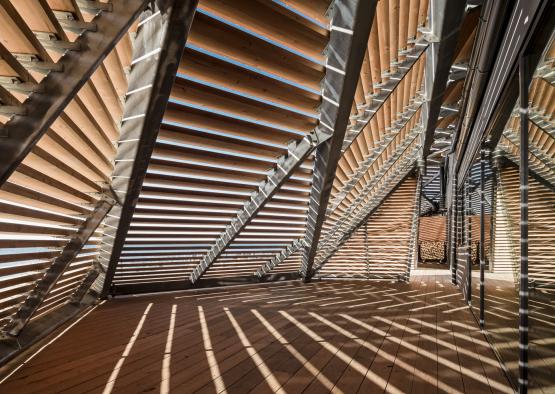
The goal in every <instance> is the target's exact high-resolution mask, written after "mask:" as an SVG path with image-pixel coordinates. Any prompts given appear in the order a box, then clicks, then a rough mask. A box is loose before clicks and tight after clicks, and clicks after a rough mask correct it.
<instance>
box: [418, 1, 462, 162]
mask: <svg viewBox="0 0 555 394" xmlns="http://www.w3.org/2000/svg"><path fill="white" fill-rule="evenodd" d="M465 7H466V2H465V1H460V0H431V1H430V12H429V21H430V22H429V25H430V26H429V29H430V30H429V31H426V32H425V35H426V36H429V39H428V41H430V42H431V43H430V45H429V46H428V49H427V50H426V68H425V69H424V84H425V85H424V86H425V91H426V102H425V103H424V109H423V111H422V120H423V125H424V144H423V152H422V154H423V156H422V157H427V156H428V153H429V152H430V147H431V146H432V142H433V140H434V131H435V129H436V126H437V120H438V118H439V115H440V110H441V106H442V104H443V96H444V93H445V89H446V87H447V82H448V80H449V73H450V70H451V65H452V64H453V61H454V59H455V52H456V49H457V42H458V37H459V30H460V26H461V23H462V20H463V17H464V14H465Z"/></svg>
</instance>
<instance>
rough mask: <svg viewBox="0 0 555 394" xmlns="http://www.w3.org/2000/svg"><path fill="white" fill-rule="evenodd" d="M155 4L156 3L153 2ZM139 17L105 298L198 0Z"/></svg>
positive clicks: (106, 243) (172, 1)
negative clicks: (118, 205)
mask: <svg viewBox="0 0 555 394" xmlns="http://www.w3.org/2000/svg"><path fill="white" fill-rule="evenodd" d="M152 4H153V5H154V4H155V3H154V2H153V3H152ZM156 4H160V6H161V7H162V8H161V9H159V8H158V6H156V7H155V9H149V10H147V11H145V12H144V13H143V15H142V16H141V18H142V21H141V23H140V25H139V30H138V32H137V36H136V38H135V41H134V48H133V52H134V53H133V56H134V59H135V60H133V62H132V69H131V73H130V75H129V87H128V92H127V98H126V103H125V109H124V117H123V120H122V125H121V133H120V141H119V145H118V152H117V155H116V165H115V169H114V172H113V174H112V179H113V181H112V182H113V188H114V190H115V191H116V193H117V194H118V196H119V198H120V200H121V201H123V205H122V206H121V207H117V208H116V209H115V210H114V212H112V214H111V215H109V217H108V219H107V221H106V224H107V229H106V231H105V234H104V237H103V240H102V244H103V245H102V253H101V255H100V263H101V264H102V265H103V268H105V269H106V274H101V275H100V276H99V278H98V281H103V285H102V286H103V289H102V293H101V297H105V296H106V295H107V294H108V291H109V290H110V286H111V283H112V280H113V277H114V274H115V270H116V266H117V264H118V261H119V258H120V256H121V251H122V249H123V246H124V243H125V238H126V236H127V231H128V230H129V225H130V223H131V219H132V217H133V212H134V211H135V206H136V204H137V200H138V198H139V193H140V191H141V188H142V185H143V181H144V178H145V174H146V170H147V168H148V163H149V161H150V157H151V155H152V151H153V149H154V145H155V144H156V137H157V136H158V129H159V127H160V123H161V121H162V117H163V115H164V111H165V108H166V104H167V102H168V98H169V94H170V91H171V88H172V85H173V81H174V79H175V75H176V73H177V68H178V66H179V62H180V61H181V57H182V55H183V51H184V48H185V43H186V41H187V36H188V34H189V33H188V32H189V28H190V27H191V24H192V21H193V16H194V14H195V10H196V6H197V0H185V1H178V0H168V1H161V2H156Z"/></svg>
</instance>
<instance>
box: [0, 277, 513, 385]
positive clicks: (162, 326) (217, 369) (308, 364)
mask: <svg viewBox="0 0 555 394" xmlns="http://www.w3.org/2000/svg"><path fill="white" fill-rule="evenodd" d="M416 273H422V275H416V276H413V278H412V280H411V283H410V284H404V283H390V282H366V281H364V282H363V281H356V282H355V281H322V282H315V283H311V284H303V283H300V282H282V283H276V284H268V285H256V286H242V287H235V288H229V287H228V288H218V289H211V290H202V291H195V292H180V293H171V294H163V295H148V296H141V297H126V298H119V299H115V300H111V301H108V302H106V303H104V304H103V305H101V306H99V307H98V308H97V309H96V310H94V311H93V312H92V313H90V314H89V315H87V316H86V317H85V318H84V319H83V320H81V321H80V322H79V323H78V324H76V325H75V326H74V327H73V328H71V329H70V330H69V331H68V332H67V333H66V334H64V335H63V336H62V337H61V338H59V339H58V340H57V341H55V342H54V343H52V344H51V345H50V346H49V347H47V348H46V349H45V350H44V351H42V352H41V353H39V354H38V355H37V356H36V357H34V358H33V359H32V360H30V361H29V362H28V363H27V364H26V365H24V366H23V367H22V368H20V369H19V370H18V371H17V372H16V373H15V374H13V375H12V376H11V377H10V378H9V379H8V380H7V381H6V382H5V383H4V384H3V385H2V386H0V392H2V393H53V392H68V393H89V392H95V393H101V392H104V393H109V392H114V393H137V392H162V393H164V392H169V391H171V392H179V393H192V392H198V393H213V392H228V393H247V392H252V393H266V392H276V391H279V392H282V393H285V392H287V393H300V392H305V393H323V392H330V391H332V392H336V393H354V392H361V393H374V392H376V393H378V392H390V393H435V392H452V393H498V392H504V393H509V392H512V390H511V389H510V387H509V385H508V383H507V380H506V378H505V376H504V374H503V372H502V370H501V369H500V367H499V364H498V363H497V360H496V359H495V357H494V354H493V353H492V350H491V348H490V347H489V345H488V343H487V342H486V341H485V340H484V337H483V336H482V334H481V333H480V331H479V330H478V328H477V326H476V323H475V321H474V319H473V317H472V315H471V313H470V311H469V309H468V307H467V306H466V305H465V304H464V303H463V301H462V300H461V296H460V292H459V290H458V289H456V288H454V287H453V286H452V285H451V284H450V283H449V279H448V272H445V271H443V270H442V271H433V270H426V271H416Z"/></svg>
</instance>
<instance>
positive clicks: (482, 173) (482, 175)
mask: <svg viewBox="0 0 555 394" xmlns="http://www.w3.org/2000/svg"><path fill="white" fill-rule="evenodd" d="M485 172H486V152H485V150H484V149H482V150H481V151H480V319H479V324H480V328H481V329H484V324H485V298H484V296H485V283H484V281H485V279H484V278H485V270H486V246H485V243H486V221H485V212H486V210H485V202H486V194H485V183H486V179H485Z"/></svg>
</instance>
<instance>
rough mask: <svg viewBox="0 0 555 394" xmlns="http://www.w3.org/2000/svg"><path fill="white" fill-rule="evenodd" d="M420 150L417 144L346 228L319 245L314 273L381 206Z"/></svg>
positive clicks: (405, 174) (406, 173)
mask: <svg viewBox="0 0 555 394" xmlns="http://www.w3.org/2000/svg"><path fill="white" fill-rule="evenodd" d="M420 151H421V150H420V146H418V145H417V146H415V149H414V150H412V153H411V154H409V155H408V157H405V158H403V159H401V161H400V162H399V164H400V168H398V169H396V170H394V171H392V172H391V174H388V176H387V177H385V178H384V179H383V181H384V182H383V184H382V185H381V186H380V187H379V189H378V190H376V193H375V194H374V195H373V196H372V197H371V198H370V199H369V201H367V202H366V203H365V204H364V206H363V207H362V209H360V210H359V212H358V213H356V214H355V215H354V216H353V217H352V218H351V220H350V221H349V223H347V224H346V225H345V226H344V229H342V230H341V231H340V232H338V233H336V235H335V236H334V237H333V238H331V237H330V238H329V240H328V241H327V245H326V246H323V247H319V250H321V251H322V254H321V256H320V257H319V258H318V261H317V266H316V268H315V269H314V273H316V272H318V271H319V270H321V269H322V267H324V265H325V264H326V263H327V262H328V260H329V259H330V258H331V257H332V256H333V254H334V253H335V252H336V251H337V250H338V249H339V248H340V247H341V246H342V245H343V244H344V243H345V242H346V241H347V240H348V239H349V238H350V236H351V235H352V234H353V232H355V231H356V230H357V229H358V228H359V227H360V226H361V225H362V224H363V223H364V221H365V220H367V219H368V218H369V216H370V215H372V214H373V212H375V211H376V209H378V208H379V207H380V205H381V204H382V203H383V202H384V201H385V199H386V198H387V196H388V195H389V194H390V193H391V191H392V190H393V189H394V188H395V187H396V185H398V184H399V183H400V182H401V181H402V180H403V179H404V178H405V177H406V176H407V175H408V174H409V173H410V171H411V170H412V168H413V166H414V163H415V162H416V158H417V156H418V155H419V154H420Z"/></svg>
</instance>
